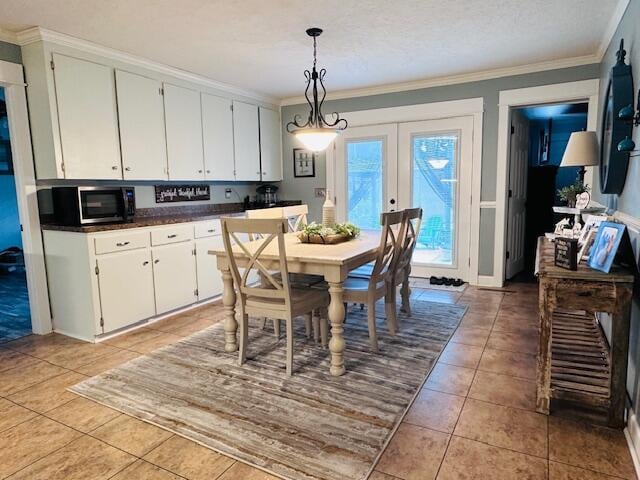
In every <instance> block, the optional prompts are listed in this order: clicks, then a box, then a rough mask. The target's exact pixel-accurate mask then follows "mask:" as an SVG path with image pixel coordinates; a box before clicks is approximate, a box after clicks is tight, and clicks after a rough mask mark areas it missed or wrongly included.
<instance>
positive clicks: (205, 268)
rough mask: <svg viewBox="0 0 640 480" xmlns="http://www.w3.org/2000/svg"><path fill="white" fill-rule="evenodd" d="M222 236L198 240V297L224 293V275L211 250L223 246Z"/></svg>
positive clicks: (201, 298) (209, 296) (200, 298)
mask: <svg viewBox="0 0 640 480" xmlns="http://www.w3.org/2000/svg"><path fill="white" fill-rule="evenodd" d="M222 246H223V243H222V237H221V236H217V237H208V238H200V239H198V240H196V264H197V270H198V299H199V300H204V299H206V298H211V297H215V296H216V295H220V294H221V293H222V276H221V275H220V271H219V270H218V266H217V264H216V256H215V255H209V253H208V251H209V250H214V249H216V248H222Z"/></svg>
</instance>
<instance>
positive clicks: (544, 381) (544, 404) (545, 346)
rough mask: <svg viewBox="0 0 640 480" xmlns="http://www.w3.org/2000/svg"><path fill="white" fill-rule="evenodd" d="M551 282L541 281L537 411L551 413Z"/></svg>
mask: <svg viewBox="0 0 640 480" xmlns="http://www.w3.org/2000/svg"><path fill="white" fill-rule="evenodd" d="M552 288H553V287H552V286H551V285H550V284H549V282H547V281H544V280H541V281H540V293H539V301H538V306H539V309H540V347H539V349H538V362H537V363H538V368H537V382H536V383H537V396H536V411H537V412H539V413H544V414H545V415H549V404H550V402H551V319H552V314H553V305H551V302H552V301H553V299H552V298H551V297H552V295H551V292H550V290H551V289H552Z"/></svg>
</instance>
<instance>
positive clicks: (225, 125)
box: [201, 93, 235, 180]
mask: <svg viewBox="0 0 640 480" xmlns="http://www.w3.org/2000/svg"><path fill="white" fill-rule="evenodd" d="M201 101H202V139H203V143H204V169H205V170H204V173H205V178H206V179H207V180H235V165H234V161H233V112H232V111H231V100H230V99H228V98H222V97H216V96H215V95H209V94H207V93H203V94H202V96H201Z"/></svg>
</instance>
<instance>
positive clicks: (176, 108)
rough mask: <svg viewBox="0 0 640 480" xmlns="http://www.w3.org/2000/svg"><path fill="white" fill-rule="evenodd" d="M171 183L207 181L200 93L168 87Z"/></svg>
mask: <svg viewBox="0 0 640 480" xmlns="http://www.w3.org/2000/svg"><path fill="white" fill-rule="evenodd" d="M164 112H165V125H166V130H167V158H168V160H169V179H170V180H203V179H204V162H203V157H202V115H201V112H200V93H199V92H196V91H194V90H189V89H188V88H182V87H176V86H175V85H170V84H167V83H165V84H164Z"/></svg>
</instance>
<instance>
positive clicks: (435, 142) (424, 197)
mask: <svg viewBox="0 0 640 480" xmlns="http://www.w3.org/2000/svg"><path fill="white" fill-rule="evenodd" d="M398 147H399V148H398V184H399V185H402V186H403V187H402V188H400V189H399V191H398V193H399V198H398V200H399V205H400V208H413V207H421V208H422V228H421V229H420V234H419V236H418V242H417V244H416V249H415V251H414V254H413V261H412V275H414V276H418V277H428V276H431V275H435V276H444V277H456V278H462V279H464V280H468V279H469V278H468V277H469V253H470V252H469V236H470V228H469V227H470V223H471V174H472V163H473V117H454V118H446V119H439V120H427V121H422V122H409V123H401V124H399V127H398Z"/></svg>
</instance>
